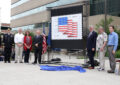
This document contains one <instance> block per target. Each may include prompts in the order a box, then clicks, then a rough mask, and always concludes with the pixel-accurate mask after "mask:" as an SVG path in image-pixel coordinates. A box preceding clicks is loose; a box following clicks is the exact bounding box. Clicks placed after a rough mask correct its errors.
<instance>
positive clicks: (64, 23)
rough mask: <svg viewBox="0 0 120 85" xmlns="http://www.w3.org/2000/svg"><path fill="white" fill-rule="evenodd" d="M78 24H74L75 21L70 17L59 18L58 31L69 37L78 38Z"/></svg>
mask: <svg viewBox="0 0 120 85" xmlns="http://www.w3.org/2000/svg"><path fill="white" fill-rule="evenodd" d="M77 24H78V23H77V22H73V20H72V19H68V17H62V18H58V31H59V32H62V33H63V34H64V35H67V36H68V37H77V36H78V32H77V28H78V26H77Z"/></svg>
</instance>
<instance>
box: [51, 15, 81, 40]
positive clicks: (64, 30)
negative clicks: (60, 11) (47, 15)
mask: <svg viewBox="0 0 120 85" xmlns="http://www.w3.org/2000/svg"><path fill="white" fill-rule="evenodd" d="M76 39H82V13H79V14H70V15H62V16H53V17H52V40H76Z"/></svg>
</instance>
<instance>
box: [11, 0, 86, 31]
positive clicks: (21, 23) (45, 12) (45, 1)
mask: <svg viewBox="0 0 120 85" xmlns="http://www.w3.org/2000/svg"><path fill="white" fill-rule="evenodd" d="M79 1H82V0H12V1H11V27H12V28H13V30H17V29H18V28H22V29H37V28H43V26H45V28H46V29H47V27H48V23H49V22H50V11H49V8H51V7H56V6H61V5H67V4H74V3H77V2H79ZM83 1H84V0H83Z"/></svg>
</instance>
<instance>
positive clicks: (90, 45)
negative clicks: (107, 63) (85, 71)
mask: <svg viewBox="0 0 120 85" xmlns="http://www.w3.org/2000/svg"><path fill="white" fill-rule="evenodd" d="M89 31H90V33H89V35H88V38H87V52H88V57H89V60H90V64H91V66H90V67H89V69H94V67H95V65H94V55H95V50H96V39H97V33H96V32H95V31H94V27H93V26H90V28H89Z"/></svg>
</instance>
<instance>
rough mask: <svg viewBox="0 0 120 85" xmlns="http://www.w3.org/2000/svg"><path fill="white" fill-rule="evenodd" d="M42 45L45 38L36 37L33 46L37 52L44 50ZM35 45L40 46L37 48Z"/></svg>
mask: <svg viewBox="0 0 120 85" xmlns="http://www.w3.org/2000/svg"><path fill="white" fill-rule="evenodd" d="M42 43H43V37H42V36H41V35H40V36H38V37H37V36H35V37H34V39H33V45H34V48H35V50H42ZM35 44H38V47H36V46H35Z"/></svg>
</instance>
